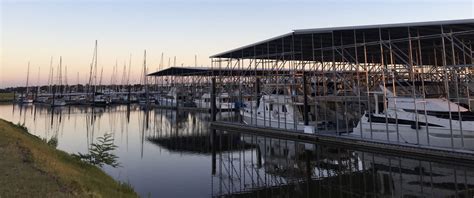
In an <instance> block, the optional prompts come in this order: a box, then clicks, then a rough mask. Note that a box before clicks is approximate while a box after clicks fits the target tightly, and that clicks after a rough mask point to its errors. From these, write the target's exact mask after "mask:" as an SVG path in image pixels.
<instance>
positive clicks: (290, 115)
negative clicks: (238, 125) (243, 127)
mask: <svg viewBox="0 0 474 198" xmlns="http://www.w3.org/2000/svg"><path fill="white" fill-rule="evenodd" d="M302 109H303V103H298V102H293V100H292V98H291V96H288V95H280V94H271V95H266V94H265V95H263V96H262V97H260V100H259V103H257V105H251V106H247V107H245V108H242V109H241V110H240V114H241V115H242V118H243V122H244V123H245V124H248V125H257V126H265V127H274V128H281V129H290V130H298V131H304V130H305V128H306V126H305V125H304V121H303V113H302V112H303V111H302ZM308 126H317V124H316V122H314V121H310V122H309V125H308ZM312 130H313V131H312V132H314V129H312Z"/></svg>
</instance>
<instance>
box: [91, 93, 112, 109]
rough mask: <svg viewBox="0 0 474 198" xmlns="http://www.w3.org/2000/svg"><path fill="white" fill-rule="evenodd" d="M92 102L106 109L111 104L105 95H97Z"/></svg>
mask: <svg viewBox="0 0 474 198" xmlns="http://www.w3.org/2000/svg"><path fill="white" fill-rule="evenodd" d="M92 102H93V105H94V106H99V107H104V106H107V105H108V104H109V100H108V99H107V98H106V97H105V95H103V94H97V95H95V96H94V99H93V101H92Z"/></svg>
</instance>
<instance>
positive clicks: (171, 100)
mask: <svg viewBox="0 0 474 198" xmlns="http://www.w3.org/2000/svg"><path fill="white" fill-rule="evenodd" d="M157 103H158V104H159V105H160V106H169V107H175V106H176V105H177V103H178V95H177V93H176V88H171V90H170V91H169V92H168V93H167V94H166V95H162V96H159V97H158V98H157Z"/></svg>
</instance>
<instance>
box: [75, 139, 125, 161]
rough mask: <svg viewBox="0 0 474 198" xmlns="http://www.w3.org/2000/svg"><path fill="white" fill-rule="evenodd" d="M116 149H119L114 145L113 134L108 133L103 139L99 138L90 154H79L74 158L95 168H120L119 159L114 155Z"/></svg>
mask: <svg viewBox="0 0 474 198" xmlns="http://www.w3.org/2000/svg"><path fill="white" fill-rule="evenodd" d="M116 148H118V147H117V146H116V145H115V144H114V138H113V137H112V134H109V133H106V134H104V136H103V137H98V138H97V143H92V144H91V148H90V149H89V153H88V154H82V153H78V154H77V155H76V154H74V155H73V156H75V157H78V158H79V159H81V160H82V161H85V162H87V163H90V164H92V165H95V166H99V167H102V166H103V165H104V164H106V165H109V166H112V167H114V168H115V167H119V166H120V164H119V163H118V162H117V159H118V157H117V156H116V155H114V154H113V153H112V152H113V151H114V150H115V149H116Z"/></svg>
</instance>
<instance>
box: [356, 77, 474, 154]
mask: <svg viewBox="0 0 474 198" xmlns="http://www.w3.org/2000/svg"><path fill="white" fill-rule="evenodd" d="M380 87H381V89H382V90H384V92H385V93H386V95H387V101H386V107H387V108H386V109H384V110H383V111H382V112H379V110H378V108H376V110H375V112H366V113H364V115H362V116H361V118H360V121H359V122H358V124H357V126H356V127H355V128H354V130H353V134H352V135H354V136H357V137H362V138H366V139H377V140H385V141H387V140H388V141H392V142H395V141H400V142H405V143H409V144H417V145H430V146H437V147H448V148H451V147H452V146H453V147H456V148H465V149H470V150H474V112H471V111H469V110H468V109H466V108H464V107H462V106H460V105H459V104H456V103H454V102H451V101H450V100H448V99H446V98H423V97H419V96H415V97H401V96H396V95H395V94H394V93H393V92H391V91H390V90H388V89H386V88H385V87H383V86H380ZM387 138H388V139H387Z"/></svg>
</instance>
